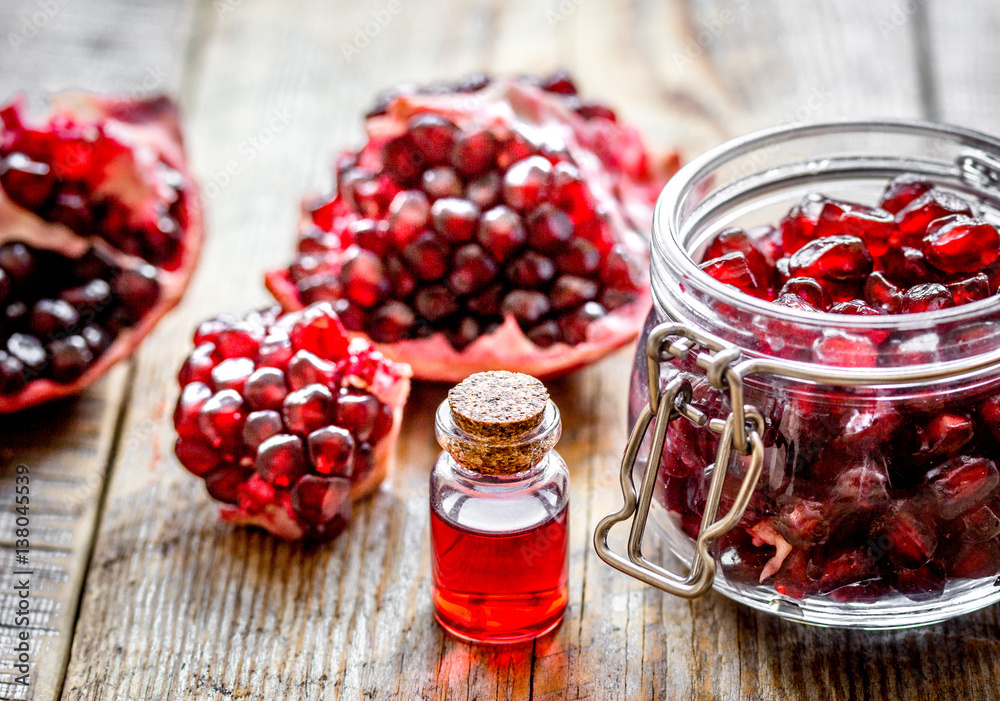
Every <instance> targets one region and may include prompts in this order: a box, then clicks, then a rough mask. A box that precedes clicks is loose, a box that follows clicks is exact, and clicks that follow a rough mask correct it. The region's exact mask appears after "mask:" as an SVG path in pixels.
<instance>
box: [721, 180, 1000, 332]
mask: <svg viewBox="0 0 1000 701" xmlns="http://www.w3.org/2000/svg"><path fill="white" fill-rule="evenodd" d="M975 210H976V203H974V202H969V201H966V200H965V199H963V198H961V197H958V196H957V195H954V194H952V193H950V192H948V191H945V190H942V189H939V188H936V187H935V186H934V185H933V184H932V183H930V182H927V181H926V180H922V179H920V178H919V177H917V176H913V175H902V176H899V177H897V178H895V179H894V180H892V181H891V182H890V183H889V184H888V186H887V187H886V190H885V193H884V194H883V196H882V201H881V203H880V206H879V207H868V206H865V205H861V204H856V203H853V202H842V201H838V200H832V199H828V198H826V197H824V196H823V195H816V194H811V195H807V196H806V197H804V198H803V199H802V200H801V201H800V202H799V203H798V204H796V205H795V207H794V208H792V210H791V211H790V212H789V213H788V215H787V216H786V217H785V218H784V219H783V220H782V221H781V223H780V225H778V226H776V227H772V226H762V227H757V228H755V229H751V230H750V231H743V230H742V229H727V230H726V231H723V232H721V233H719V234H718V235H717V236H716V237H715V238H714V239H713V240H712V242H711V243H710V244H709V246H708V248H707V250H706V251H705V256H704V260H705V262H704V263H702V266H701V267H702V269H703V270H704V271H705V272H706V273H708V274H709V275H711V276H712V277H714V278H715V279H716V280H719V281H720V282H724V283H726V284H729V285H732V286H734V287H737V288H738V289H740V290H741V291H743V292H745V293H747V294H749V295H753V296H754V297H758V298H760V299H763V300H766V301H768V302H773V303H775V304H778V305H781V306H786V307H792V308H795V309H801V310H808V311H821V312H830V313H832V314H855V315H867V316H877V315H881V314H917V313H920V312H928V311H935V310H938V309H947V308H949V307H954V306H957V305H962V304H968V303H970V302H976V301H979V300H982V299H986V298H987V297H990V296H991V295H994V294H996V293H997V289H998V287H1000V265H998V263H1000V233H998V232H997V229H996V227H994V226H993V225H992V224H990V223H989V222H987V221H985V220H983V219H981V218H979V217H977V216H976V211H975Z"/></svg>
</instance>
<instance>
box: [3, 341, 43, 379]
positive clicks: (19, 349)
mask: <svg viewBox="0 0 1000 701" xmlns="http://www.w3.org/2000/svg"><path fill="white" fill-rule="evenodd" d="M7 352H8V353H9V354H10V355H11V356H13V357H14V358H17V359H18V360H19V361H21V363H22V364H23V365H24V369H25V372H26V373H29V374H31V375H38V374H40V373H41V372H42V370H43V369H44V367H45V363H46V357H45V346H43V345H42V343H41V341H39V340H38V339H37V338H35V337H34V336H29V335H27V334H23V333H14V334H11V335H10V338H8V339H7Z"/></svg>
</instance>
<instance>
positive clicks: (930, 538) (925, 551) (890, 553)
mask: <svg viewBox="0 0 1000 701" xmlns="http://www.w3.org/2000/svg"><path fill="white" fill-rule="evenodd" d="M878 543H879V546H880V547H882V548H883V549H884V551H885V555H886V557H888V558H889V560H890V561H891V562H893V563H895V564H897V565H899V566H900V567H905V568H907V569H911V570H914V569H917V568H918V567H921V566H922V565H924V564H926V563H927V562H928V561H929V560H930V559H931V558H932V557H934V551H935V550H936V549H937V544H938V536H937V529H936V524H935V522H934V519H933V516H931V517H928V514H926V513H923V512H921V511H920V510H919V509H918V507H917V506H915V505H914V504H912V503H911V502H909V501H904V502H900V503H898V504H897V505H896V506H895V507H894V509H893V511H892V513H891V515H890V516H889V517H888V518H887V519H886V521H885V524H884V525H883V526H882V529H881V533H880V536H879V541H878Z"/></svg>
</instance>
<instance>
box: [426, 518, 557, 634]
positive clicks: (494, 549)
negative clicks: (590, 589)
mask: <svg viewBox="0 0 1000 701" xmlns="http://www.w3.org/2000/svg"><path fill="white" fill-rule="evenodd" d="M567 512H568V509H566V508H563V510H562V511H561V512H560V513H559V514H557V515H556V516H554V517H553V518H550V519H549V520H547V521H545V522H544V523H542V524H540V525H538V526H535V527H533V528H530V529H528V530H523V531H516V532H513V533H511V532H506V533H505V532H499V533H486V532H483V531H475V530H470V529H466V528H462V527H461V526H458V525H456V524H454V523H452V522H451V521H448V520H445V519H444V518H442V517H441V515H440V514H438V513H437V511H436V510H433V509H432V510H431V543H432V545H433V553H432V558H433V568H434V590H433V596H434V606H435V608H436V610H437V619H438V622H439V623H440V624H441V625H442V626H444V627H445V628H446V629H448V630H449V631H450V632H451V633H453V634H455V635H457V636H459V637H462V638H466V639H468V640H474V641H477V642H514V641H517V640H526V639H530V638H534V637H537V636H539V635H542V634H544V633H547V632H548V631H550V630H552V629H554V628H556V627H557V626H558V625H559V623H560V622H561V621H562V617H563V611H564V610H565V608H566V602H567V600H568V599H569V588H568V586H567V528H568V525H569V524H568V520H569V519H568V513H567Z"/></svg>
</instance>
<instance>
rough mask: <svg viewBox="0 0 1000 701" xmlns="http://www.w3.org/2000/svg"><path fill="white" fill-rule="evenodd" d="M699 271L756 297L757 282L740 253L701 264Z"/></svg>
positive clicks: (729, 254)
mask: <svg viewBox="0 0 1000 701" xmlns="http://www.w3.org/2000/svg"><path fill="white" fill-rule="evenodd" d="M701 269H702V270H704V271H705V272H706V273H707V274H708V275H709V276H711V277H713V278H715V279H716V280H718V281H719V282H721V283H723V284H726V285H732V286H733V287H735V288H736V289H738V290H740V291H742V292H745V293H747V294H749V295H754V296H756V295H757V280H756V279H755V278H754V276H753V273H752V272H751V271H750V266H749V264H748V263H747V259H746V256H745V255H743V254H742V253H728V254H726V255H724V256H722V257H721V258H715V259H714V260H710V261H707V262H705V263H702V264H701Z"/></svg>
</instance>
